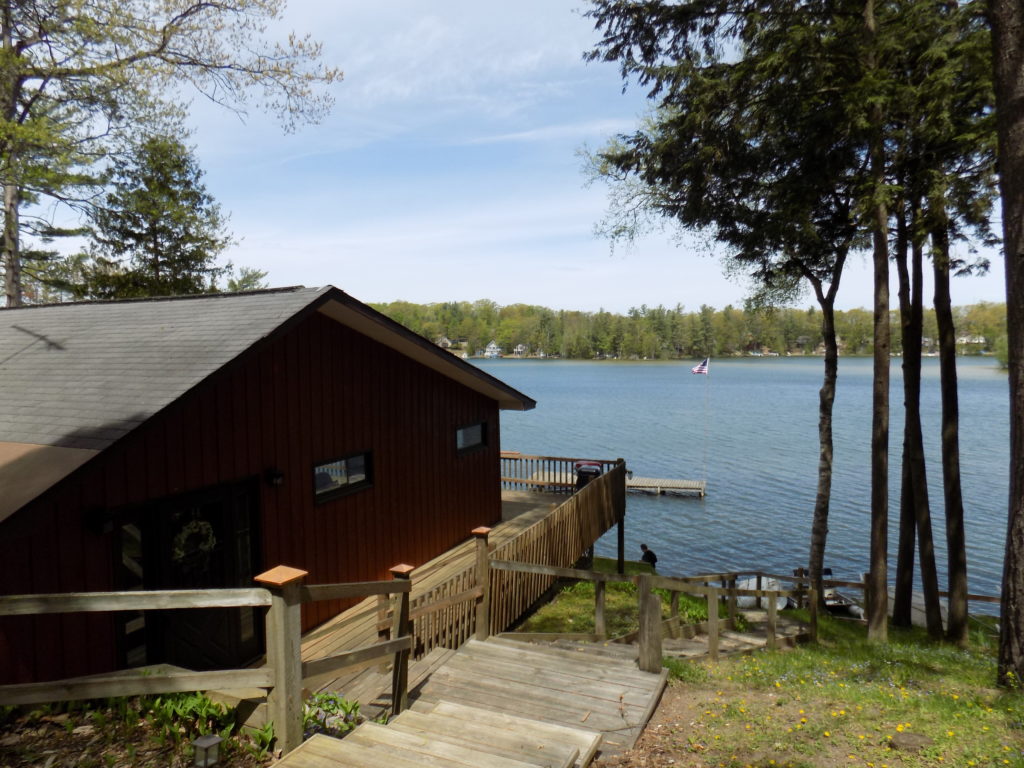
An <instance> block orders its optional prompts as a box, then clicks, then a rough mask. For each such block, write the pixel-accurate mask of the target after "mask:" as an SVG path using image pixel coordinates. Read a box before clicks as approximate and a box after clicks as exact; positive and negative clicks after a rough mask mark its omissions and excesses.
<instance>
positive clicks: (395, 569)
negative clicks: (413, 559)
mask: <svg viewBox="0 0 1024 768" xmlns="http://www.w3.org/2000/svg"><path fill="white" fill-rule="evenodd" d="M414 567H415V566H412V565H406V564H405V563H399V564H398V565H393V566H391V567H390V568H389V569H388V570H389V571H391V575H392V576H394V577H395V578H396V579H408V578H409V574H410V573H412V571H413V568H414Z"/></svg>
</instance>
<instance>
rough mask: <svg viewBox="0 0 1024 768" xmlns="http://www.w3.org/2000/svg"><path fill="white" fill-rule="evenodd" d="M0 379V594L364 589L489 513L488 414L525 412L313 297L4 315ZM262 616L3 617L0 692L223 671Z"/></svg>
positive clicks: (230, 298) (317, 617)
mask: <svg viewBox="0 0 1024 768" xmlns="http://www.w3.org/2000/svg"><path fill="white" fill-rule="evenodd" d="M0 391H2V396H0V594H28V593H36V594H39V593H54V592H78V591H108V590H133V589H169V588H212V587H234V586H251V585H252V577H253V575H254V574H258V573H260V572H261V571H262V570H264V569H266V568H268V567H271V566H275V565H278V564H285V565H290V566H294V567H297V568H302V569H304V570H307V571H309V574H310V575H309V582H310V583H330V582H348V581H360V580H372V579H380V578H386V577H387V569H388V567H389V566H391V565H393V564H395V563H399V562H404V563H409V564H411V565H418V564H421V563H423V562H425V561H427V560H429V559H430V558H432V557H434V556H436V555H437V554H439V553H441V552H443V551H444V550H446V549H448V548H449V547H451V546H453V545H454V544H456V543H457V542H459V541H461V540H463V539H465V538H466V537H467V534H468V532H469V531H470V530H471V529H473V528H474V527H476V526H480V525H489V524H493V523H494V522H496V521H498V520H499V519H500V518H501V498H500V482H499V467H500V462H499V437H500V426H499V420H498V414H499V411H500V410H502V409H513V410H525V409H530V408H532V407H534V405H535V403H534V401H533V400H531V399H530V398H529V397H527V396H526V395H524V394H522V393H520V392H518V391H516V390H515V389H513V388H512V387H509V386H508V385H506V384H504V383H503V382H501V381H499V380H498V379H496V378H494V377H492V376H490V375H489V374H487V373H485V372H483V371H481V370H480V369H478V368H476V367H474V366H472V365H470V364H468V363H465V362H463V361H462V360H460V359H458V358H457V357H456V356H454V355H452V354H450V353H448V352H446V351H445V350H443V349H441V348H440V347H438V346H436V345H435V344H432V343H430V342H429V341H427V340H425V339H422V338H420V337H419V336H417V335H416V334H414V333H412V332H411V331H409V330H407V329H406V328H404V327H402V326H400V325H398V324H397V323H395V322H393V321H391V320H389V319H388V318H386V317H385V316H384V315H382V314H380V313H378V312H376V311H375V310H373V309H371V308H370V307H368V306H366V305H365V304H362V303H361V302H359V301H356V300H355V299H353V298H352V297H350V296H348V295H347V294H345V293H343V292H342V291H340V290H338V289H337V288H333V287H329V286H328V287H326V288H320V289H306V288H291V289H281V290H274V291H262V292H254V293H246V294H222V295H206V296H195V297H184V298H171V299H150V300H140V301H118V302H97V303H80V304H58V305H51V306H40V307H26V308H20V309H10V310H3V311H0ZM342 607H343V606H342V605H341V604H340V603H337V602H333V603H330V602H328V603H315V604H309V605H306V606H304V609H303V610H304V613H303V627H304V629H309V628H312V627H314V626H316V625H317V624H320V623H321V622H323V621H325V620H326V619H328V618H330V617H331V616H333V615H334V614H336V613H337V612H338V611H339V610H340V609H341V608H342ZM161 614H163V615H161ZM262 625H263V622H262V621H261V620H260V618H259V616H258V615H254V609H252V608H237V609H224V610H221V611H211V610H205V611H164V612H153V613H152V614H143V613H122V614H62V615H59V616H57V615H51V616H35V617H20V616H19V617H12V618H6V619H2V620H0V683H12V682H27V681H33V680H47V679H56V678H65V677H72V676H76V675H83V674H90V673H95V672H102V671H108V670H111V669H116V668H120V667H126V666H136V665H140V664H151V663H156V662H168V663H173V664H178V665H181V666H184V667H189V668H193V669H203V668H212V667H218V666H237V665H240V664H244V663H246V662H247V661H250V660H252V659H254V658H256V657H258V656H259V655H260V654H261V653H262V650H263V646H262V643H263V638H262Z"/></svg>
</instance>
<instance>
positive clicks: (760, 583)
mask: <svg viewBox="0 0 1024 768" xmlns="http://www.w3.org/2000/svg"><path fill="white" fill-rule="evenodd" d="M763 587H764V582H763V577H762V575H761V574H760V573H758V574H757V602H756V603H755V605H756V607H757V609H758V610H761V590H762V589H763Z"/></svg>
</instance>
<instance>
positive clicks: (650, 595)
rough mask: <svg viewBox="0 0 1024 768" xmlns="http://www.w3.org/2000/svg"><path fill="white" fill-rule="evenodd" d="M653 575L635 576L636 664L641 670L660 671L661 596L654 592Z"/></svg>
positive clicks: (642, 574)
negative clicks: (637, 615) (637, 620)
mask: <svg viewBox="0 0 1024 768" xmlns="http://www.w3.org/2000/svg"><path fill="white" fill-rule="evenodd" d="M653 579H654V577H653V576H652V575H651V574H649V573H641V574H639V576H638V577H637V595H638V599H639V601H640V648H639V655H638V658H637V665H638V666H639V667H640V669H641V670H642V671H643V672H660V671H661V598H660V597H658V596H657V595H656V594H655V593H654V588H653V585H652V581H653Z"/></svg>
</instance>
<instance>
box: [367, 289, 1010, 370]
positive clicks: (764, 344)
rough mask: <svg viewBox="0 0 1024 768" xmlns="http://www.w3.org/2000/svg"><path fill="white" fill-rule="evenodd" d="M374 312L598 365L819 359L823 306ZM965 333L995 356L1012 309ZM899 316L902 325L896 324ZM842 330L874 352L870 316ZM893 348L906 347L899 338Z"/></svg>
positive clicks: (425, 332) (972, 322)
mask: <svg viewBox="0 0 1024 768" xmlns="http://www.w3.org/2000/svg"><path fill="white" fill-rule="evenodd" d="M374 307H375V309H377V310H379V311H381V312H383V313H384V314H386V315H387V316H388V317H390V318H392V319H393V320H396V321H397V322H400V323H402V324H403V325H406V326H407V327H409V328H411V329H412V330H413V331H415V332H416V333H418V334H420V335H421V336H423V337H424V338H426V339H428V340H430V341H434V342H436V341H437V340H438V339H440V338H441V337H442V336H444V337H447V338H448V339H449V340H450V341H452V342H455V343H457V344H458V343H463V344H464V347H465V349H466V351H467V352H468V353H469V354H471V355H472V354H474V353H475V352H477V351H478V350H479V349H481V348H483V347H484V346H486V344H487V343H488V342H489V341H490V340H492V339H494V340H495V341H497V342H498V344H499V345H500V346H501V347H502V348H503V349H504V350H505V352H506V353H508V352H510V351H511V350H512V349H514V348H515V346H516V345H518V344H523V345H524V346H526V347H527V349H528V350H529V351H528V354H531V355H536V354H538V353H539V352H541V351H543V352H544V353H545V355H548V356H550V355H552V354H558V355H560V356H562V357H575V358H583V359H592V358H595V357H612V358H618V359H639V358H641V357H646V358H648V359H663V360H665V359H696V358H701V357H705V356H706V355H709V354H710V355H711V356H712V357H724V356H732V355H742V354H759V353H761V352H762V351H768V352H773V353H778V354H783V355H785V354H790V355H811V354H816V353H818V351H819V350H820V348H821V344H822V333H821V313H820V312H819V311H817V310H815V309H813V308H812V309H796V308H771V307H760V306H756V305H750V306H747V307H743V308H736V307H732V306H727V307H725V308H724V309H722V310H715V309H714V308H712V307H709V306H702V307H700V309H699V310H698V311H697V312H687V311H685V309H684V308H683V307H682V306H681V305H680V306H676V307H674V308H671V309H666V308H665V307H662V306H658V307H653V308H652V307H648V306H646V305H645V306H641V307H639V308H633V309H631V310H630V311H629V312H628V313H627V314H626V315H617V314H613V313H610V312H606V311H604V310H601V311H599V312H574V311H567V310H557V311H556V310H551V309H547V308H546V307H538V306H527V305H525V304H514V305H511V306H508V307H500V306H498V305H497V304H495V303H494V302H492V301H478V302H475V303H469V302H458V303H456V302H449V303H444V304H411V303H409V302H392V303H390V304H376V305H374ZM955 316H956V325H957V333H958V334H961V335H968V336H973V335H978V336H981V337H982V338H984V339H985V340H986V343H985V344H982V345H963V346H961V352H962V353H967V354H977V353H980V352H982V351H990V350H991V349H992V346H990V344H991V345H994V344H995V342H996V340H997V339H998V337H999V334H1001V333H1005V331H1006V306H1005V305H1004V304H992V303H986V302H982V303H980V304H974V305H971V306H966V307H958V308H957V309H956V311H955ZM896 318H898V313H896V314H894V321H893V322H898V319H896ZM924 328H925V331H924V335H925V337H927V338H928V339H930V340H931V346H930V347H929V350H930V349H932V348H933V347H934V344H935V343H937V338H938V331H937V330H936V324H935V314H934V312H933V311H930V310H929V311H927V312H925V317H924ZM836 330H837V333H838V336H839V346H840V350H841V353H842V354H844V355H866V354H870V353H871V349H872V336H871V334H872V318H871V313H870V312H868V311H867V310H864V309H851V310H845V311H837V312H836ZM894 341H895V342H896V343H894V345H893V349H894V351H896V352H899V351H900V349H901V348H900V345H899V343H898V342H899V340H898V339H895V340H894Z"/></svg>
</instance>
